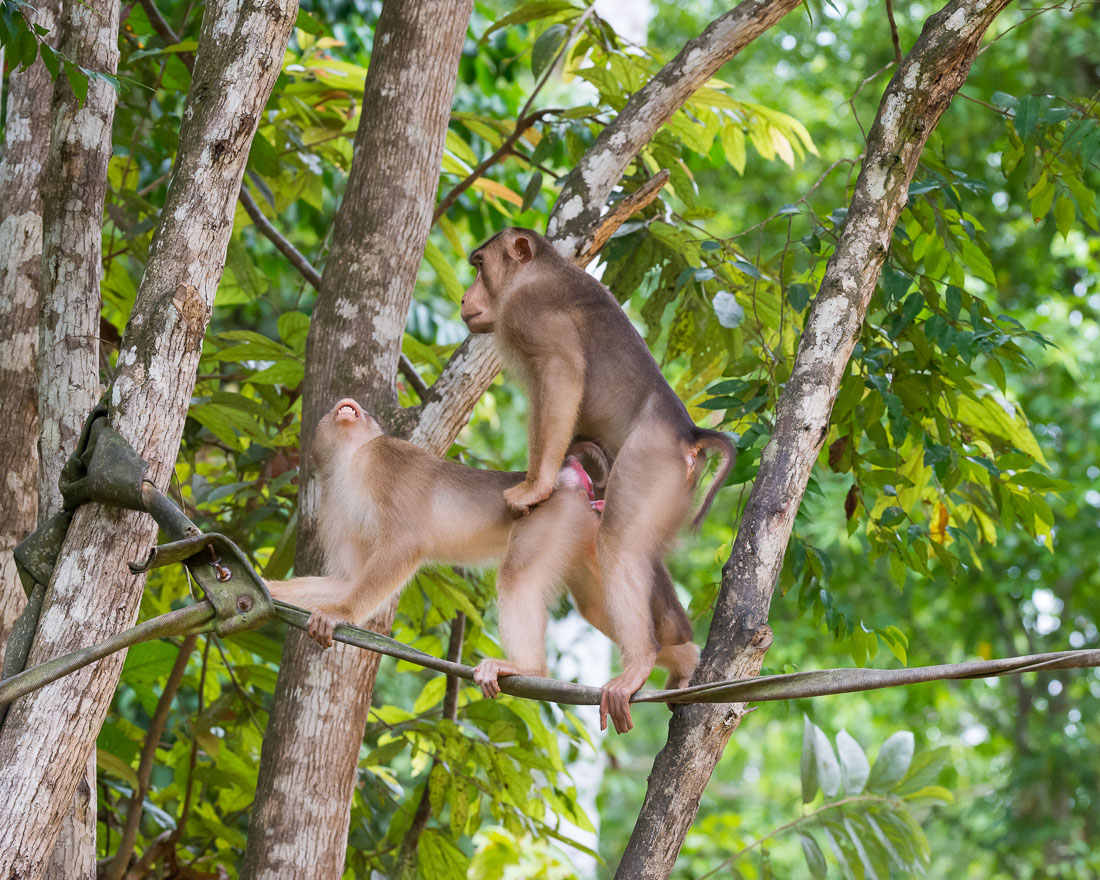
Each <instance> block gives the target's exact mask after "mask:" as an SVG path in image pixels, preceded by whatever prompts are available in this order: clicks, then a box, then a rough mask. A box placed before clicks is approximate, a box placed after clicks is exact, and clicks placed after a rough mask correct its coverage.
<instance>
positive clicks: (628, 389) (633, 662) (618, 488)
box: [462, 229, 734, 728]
mask: <svg viewBox="0 0 1100 880" xmlns="http://www.w3.org/2000/svg"><path fill="white" fill-rule="evenodd" d="M470 261H471V263H472V264H473V266H474V268H475V269H476V270H477V273H478V274H477V278H476V279H475V280H474V283H473V284H472V285H471V287H470V289H469V290H468V291H467V292H466V295H465V297H464V298H463V300H462V317H463V320H465V321H466V323H467V324H468V325H469V327H470V329H471V330H472V331H473V332H475V333H489V332H495V334H496V340H497V347H498V348H499V350H500V353H501V357H502V359H503V360H504V363H505V364H506V365H508V366H510V367H512V368H513V369H515V371H516V373H517V374H518V376H519V378H520V380H521V381H522V382H523V383H524V385H525V386H526V387H527V392H528V396H529V398H530V420H529V424H528V443H529V456H528V459H529V466H528V472H527V477H526V479H525V480H523V482H521V483H519V484H518V485H515V486H513V487H511V488H509V489H508V490H507V491H506V492H505V493H504V497H505V500H506V501H507V502H508V504H509V505H510V506H511V507H513V508H514V509H516V510H517V511H521V512H523V511H527V510H530V509H532V508H533V507H534V505H537V504H539V503H540V502H542V501H544V500H545V499H547V498H549V497H550V495H551V492H552V491H553V489H554V479H555V475H556V474H557V472H558V469H559V468H560V466H561V463H562V458H563V456H564V455H565V452H566V449H567V448H568V447H569V445H570V443H571V442H572V441H573V440H574V439H575V438H585V439H588V440H592V441H594V442H595V443H597V444H598V445H599V447H600V448H602V449H603V451H604V452H605V453H606V454H607V456H608V457H609V458H610V459H611V460H612V462H613V463H612V467H611V472H610V474H609V475H608V477H607V486H606V506H605V508H604V514H603V522H602V524H601V526H600V530H599V536H598V539H597V542H598V560H599V568H600V572H601V576H602V583H603V584H604V588H605V590H604V594H603V604H604V606H605V612H606V617H607V620H608V623H609V626H610V628H611V632H612V633H613V638H614V640H615V641H616V642H617V643H618V644H620V645H621V646H622V649H623V667H624V671H623V674H622V675H621V676H619V677H618V678H617V679H615V680H614V681H611V682H609V683H608V684H607V685H606V686H605V687H604V699H603V708H604V709H606V710H608V711H610V713H611V715H612V720H614V721H615V724H616V728H619V726H620V723H621V724H623V725H625V726H627V727H628V728H629V725H630V712H629V698H630V696H631V695H632V694H633V693H634V691H636V690H637V689H638V688H640V687H641V686H642V684H643V683H644V682H645V680H646V678H648V676H649V673H650V671H651V670H652V668H653V664H654V662H655V661H656V659H657V657H658V653H659V651H660V650H661V646H662V645H667V644H668V643H667V642H666V641H665V640H664V637H663V636H662V635H661V631H662V627H663V624H662V621H661V618H660V616H659V614H657V613H656V611H655V609H657V608H661V609H664V608H670V606H669V605H668V603H667V602H665V600H664V598H662V597H663V596H664V594H665V591H666V585H665V580H666V579H667V570H664V563H663V559H664V556H665V554H666V553H667V552H668V550H669V549H670V547H671V545H672V542H673V540H674V539H675V536H676V534H677V532H678V531H679V529H680V527H681V526H682V525H683V524H684V522H685V521H686V520H687V519H688V518H689V516H690V511H691V505H692V496H693V492H694V488H695V483H696V479H697V475H698V474H699V473H701V472H702V468H701V467H699V466H698V462H697V459H698V457H699V456H700V455H705V454H706V452H708V451H715V452H717V454H718V455H719V456H720V457H721V459H722V464H721V466H720V467H719V469H718V473H717V474H716V475H715V480H714V483H713V484H712V486H711V488H710V491H709V492H708V493H707V495H706V497H705V499H704V501H703V503H702V505H701V506H700V509H699V511H698V514H697V516H696V517H695V523H696V524H698V522H699V521H700V520H701V519H702V517H703V516H704V515H705V513H706V511H707V509H708V508H709V507H710V504H711V502H712V501H713V499H714V495H715V493H716V492H717V491H718V489H720V488H721V486H722V484H723V482H724V481H725V478H726V477H727V476H728V474H729V471H730V468H731V466H732V463H733V458H734V449H733V445H732V444H731V443H730V441H729V439H728V438H727V437H726V436H725V435H724V434H721V433H720V432H717V431H708V430H704V429H702V428H699V427H697V426H696V425H695V424H694V423H693V422H692V421H691V418H690V417H689V416H688V413H687V409H686V408H685V407H684V404H683V403H682V402H681V401H680V399H679V398H678V397H677V396H676V394H675V392H674V391H673V390H672V389H671V388H670V387H669V385H668V383H667V382H666V381H665V379H664V377H663V376H662V375H661V371H660V369H659V367H658V366H657V363H656V361H654V359H653V356H652V355H651V354H650V352H649V349H648V348H647V347H646V344H645V342H644V340H643V339H642V338H641V336H639V335H638V332H637V331H636V330H635V329H634V328H633V326H632V325H631V324H630V321H629V320H628V318H627V317H626V315H625V313H624V312H623V310H622V308H620V306H619V304H618V303H617V302H616V301H615V298H614V297H613V296H612V295H611V293H610V291H608V290H607V288H605V287H604V286H603V285H602V284H600V283H599V282H598V281H596V280H595V279H594V278H592V277H591V276H589V275H588V274H586V273H585V272H584V271H583V270H581V269H579V268H577V267H576V266H574V265H572V264H571V263H570V262H569V261H568V260H566V259H565V258H564V257H562V256H561V255H560V254H558V253H557V251H555V250H554V247H553V245H552V244H551V243H550V242H549V241H548V240H547V239H545V238H543V237H542V236H541V235H539V234H538V233H535V232H532V231H531V230H528V229H506V230H505V231H504V232H502V233H500V234H499V235H497V236H495V237H494V238H492V239H490V240H489V241H488V242H486V243H485V244H484V245H482V246H481V247H480V248H478V249H477V250H475V251H474V253H473V254H472V255H471V257H470ZM662 571H663V574H662ZM667 588H668V589H671V584H668V585H667ZM674 604H675V606H676V608H679V603H678V602H675V603H674ZM668 613H669V614H670V615H671V617H670V620H671V623H670V624H669V626H672V627H673V628H677V627H681V626H683V625H685V624H686V617H683V618H682V619H681V617H682V615H683V610H682V609H680V610H679V613H678V614H677V613H676V612H675V611H672V610H669V611H668ZM666 635H667V633H666ZM690 637H691V636H690V628H688V629H687V637H686V640H687V641H689V640H690ZM688 653H690V652H689V651H686V650H685V651H684V652H681V655H680V656H679V659H678V660H677V662H678V663H679V664H680V665H681V666H682V665H683V663H684V660H683V658H684V657H686V655H687V654H688ZM692 668H694V665H692Z"/></svg>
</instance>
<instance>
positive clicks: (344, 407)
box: [335, 400, 359, 422]
mask: <svg viewBox="0 0 1100 880" xmlns="http://www.w3.org/2000/svg"><path fill="white" fill-rule="evenodd" d="M335 416H336V421H338V422H354V421H355V420H356V419H358V418H359V407H358V406H357V405H356V404H355V402H354V401H352V400H341V401H340V402H339V403H338V404H336V411H335Z"/></svg>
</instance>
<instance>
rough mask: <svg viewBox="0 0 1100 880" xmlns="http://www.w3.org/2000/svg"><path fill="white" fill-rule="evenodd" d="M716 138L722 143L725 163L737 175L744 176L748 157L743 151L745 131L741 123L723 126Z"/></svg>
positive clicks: (735, 122)
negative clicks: (731, 167)
mask: <svg viewBox="0 0 1100 880" xmlns="http://www.w3.org/2000/svg"><path fill="white" fill-rule="evenodd" d="M718 137H719V139H720V140H721V142H722V150H723V151H724V152H725V154H726V161H727V162H729V163H730V165H732V166H733V167H734V170H735V171H737V173H738V174H744V173H745V162H746V160H747V158H748V155H747V153H746V150H745V131H744V129H742V127H741V123H740V122H737V121H734V122H730V123H727V124H726V125H723V126H722V128H721V129H719V131H718Z"/></svg>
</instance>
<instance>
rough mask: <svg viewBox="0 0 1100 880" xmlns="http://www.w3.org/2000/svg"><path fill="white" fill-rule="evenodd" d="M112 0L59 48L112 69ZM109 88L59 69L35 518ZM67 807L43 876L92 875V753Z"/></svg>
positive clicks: (89, 361)
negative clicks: (81, 89) (80, 84)
mask: <svg viewBox="0 0 1100 880" xmlns="http://www.w3.org/2000/svg"><path fill="white" fill-rule="evenodd" d="M118 19H119V6H118V2H117V0H109V2H106V3H102V4H97V5H96V6H95V7H92V6H89V5H86V4H84V3H81V2H77V0H65V2H64V3H62V7H61V20H60V23H59V24H60V27H59V43H58V48H59V50H60V51H61V52H62V53H63V54H64V55H65V56H67V57H68V58H71V59H72V60H73V61H74V62H75V63H77V64H79V65H80V66H81V67H83V68H85V69H86V70H94V71H96V72H99V73H109V74H114V73H115V72H116V71H117V69H118V56H119V53H118V25H119V21H118ZM115 100H116V93H115V90H114V88H113V87H112V86H111V85H110V84H109V83H108V82H106V81H105V80H92V81H91V82H89V83H88V93H87V95H86V96H85V99H84V103H83V106H82V105H81V103H80V101H79V100H78V99H77V96H76V95H75V94H74V92H73V90H72V87H71V86H70V85H69V79H68V77H65V76H59V77H58V78H57V81H56V82H55V83H54V88H53V106H52V108H51V117H52V118H51V121H50V138H49V154H48V158H47V161H46V174H45V178H44V179H43V182H42V200H43V210H42V259H41V265H42V278H41V284H42V293H41V307H40V310H39V323H38V376H37V386H38V426H39V435H38V521H39V523H43V522H45V521H46V520H47V519H49V518H50V517H51V516H52V515H53V514H55V513H57V512H58V511H59V510H60V509H61V492H60V490H59V489H58V486H57V478H58V476H59V475H60V474H61V468H62V466H63V465H64V464H65V459H66V458H67V457H68V455H69V452H70V451H71V450H72V449H73V448H74V447H75V446H76V442H77V440H78V439H79V437H80V432H81V430H82V428H83V427H84V420H85V418H86V417H87V415H88V412H89V411H90V410H91V409H92V407H93V406H95V403H96V400H97V399H98V398H99V311H100V295H99V280H100V275H101V274H102V261H101V253H102V242H103V234H102V231H101V230H102V227H103V201H104V198H105V197H106V194H107V166H108V163H109V162H110V160H111V125H112V123H113V121H114V115H115ZM86 760H87V764H86V766H85V769H84V778H82V779H81V780H80V782H79V783H78V785H77V789H76V793H75V795H74V796H73V801H72V809H71V810H70V811H69V813H68V814H67V815H66V816H65V817H64V818H63V819H62V825H61V830H60V832H59V834H58V836H57V842H56V844H55V846H54V848H53V852H52V854H51V857H50V860H49V864H48V866H47V869H46V872H45V875H44V876H45V877H46V878H49V880H68V878H87V880H94V878H95V856H96V852H95V836H96V798H95V782H96V778H95V772H96V771H95V757H94V755H93V754H91V753H90V754H89V755H88V756H87V759H86Z"/></svg>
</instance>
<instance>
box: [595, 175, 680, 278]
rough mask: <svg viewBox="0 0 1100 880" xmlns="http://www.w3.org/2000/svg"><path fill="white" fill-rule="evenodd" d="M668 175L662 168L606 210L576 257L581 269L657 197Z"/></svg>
mask: <svg viewBox="0 0 1100 880" xmlns="http://www.w3.org/2000/svg"><path fill="white" fill-rule="evenodd" d="M669 177H670V174H669V170H668V169H667V168H662V169H661V170H660V171H658V172H657V173H656V174H654V175H653V176H652V177H651V178H649V180H647V181H646V182H645V183H643V184H642V185H641V186H640V187H638V188H637V189H636V190H635V191H634V192H632V193H631V194H630V195H628V196H627V197H626V198H625V199H623V200H622V201H620V202H619V203H618V204H617V205H615V207H613V208H612V209H611V210H610V211H608V212H607V214H606V215H604V217H603V219H602V220H601V221H600V225H599V227H598V228H597V229H596V231H595V233H594V234H593V235H592V241H591V243H590V244H589V245H588V247H587V248H585V251H584V253H583V254H581V255H580V256H579V257H578V258H577V259H576V261H575V262H576V264H577V265H578V266H580V267H581V268H582V269H583V268H584V267H585V266H587V265H588V264H589V263H591V262H592V261H593V260H594V259H596V255H597V254H598V253H599V252H600V250H601V249H602V248H603V246H604V245H605V244H607V242H608V241H609V240H610V239H611V236H612V235H614V234H615V232H616V231H617V230H618V228H619V227H620V226H622V225H623V224H624V223H625V222H626V221H627V220H628V219H629V218H630V217H633V216H634V215H635V214H637V213H638V212H639V211H641V210H642V209H644V208H646V207H647V206H648V205H649V204H650V203H651V202H653V200H654V199H656V198H657V195H658V194H659V193H660V192H661V187H663V186H664V185H665V184H666V183H668V179H669Z"/></svg>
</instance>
